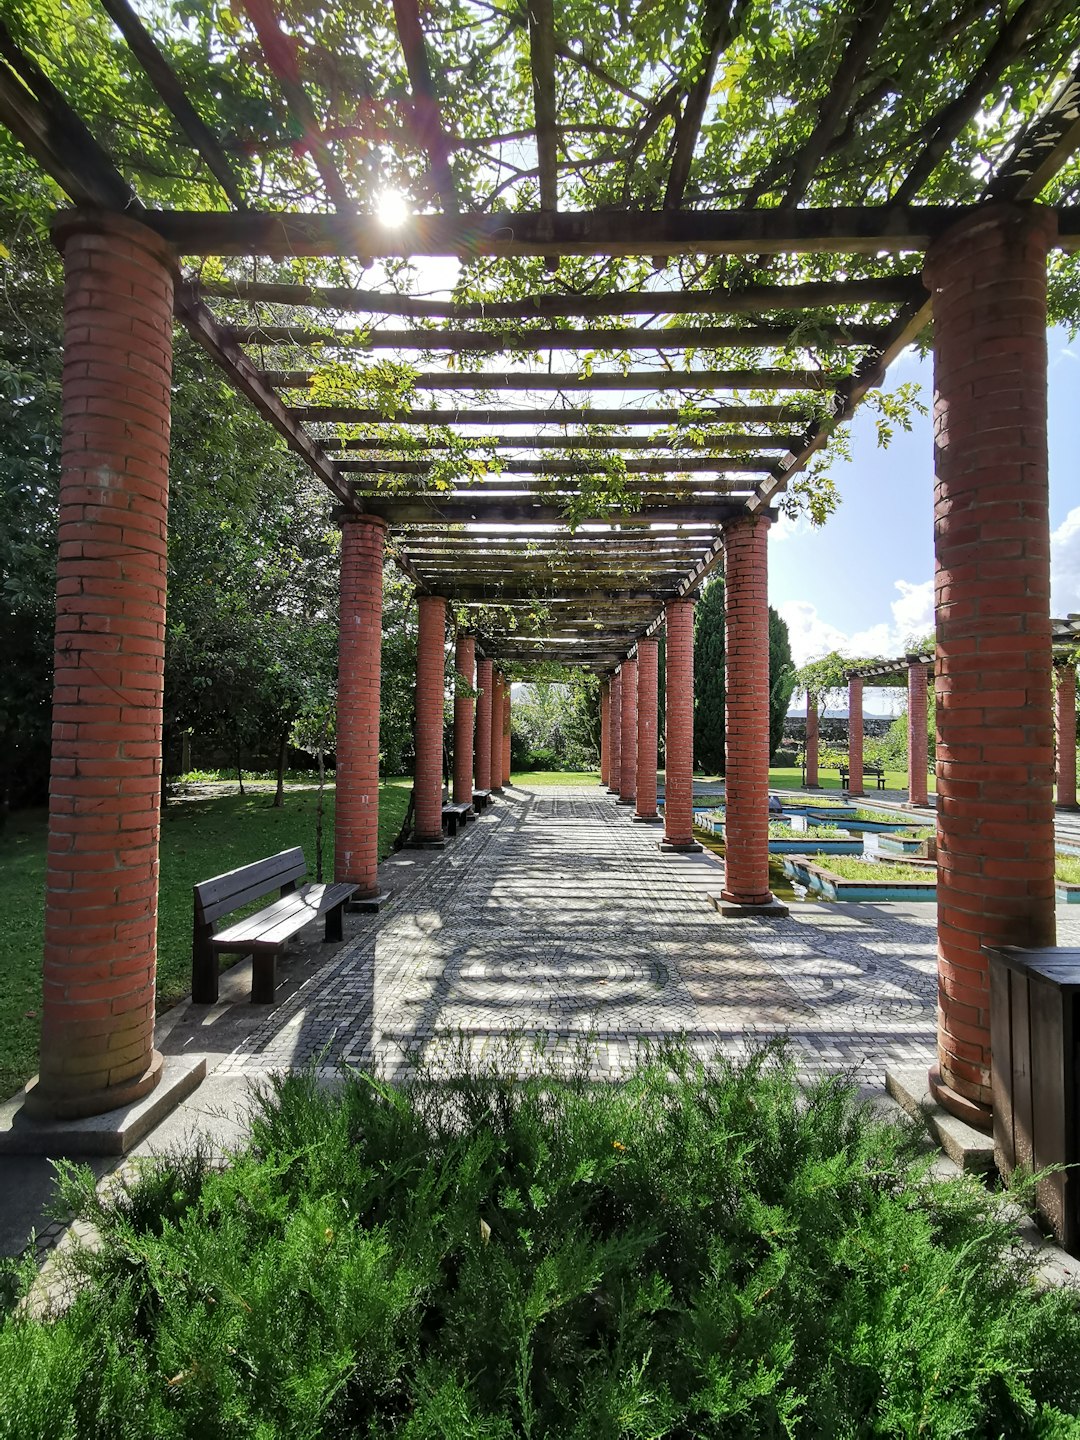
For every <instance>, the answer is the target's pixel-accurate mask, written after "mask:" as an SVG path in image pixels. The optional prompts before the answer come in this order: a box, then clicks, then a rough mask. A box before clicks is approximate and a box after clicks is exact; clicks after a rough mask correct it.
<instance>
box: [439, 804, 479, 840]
mask: <svg viewBox="0 0 1080 1440" xmlns="http://www.w3.org/2000/svg"><path fill="white" fill-rule="evenodd" d="M474 813H475V812H474V811H473V807H472V806H471V805H466V804H465V802H464V801H461V802H460V803H459V804H457V805H454V804H450V805H444V806H443V807H442V823H443V829H444V830H445V831H446V833H447V834H448V835H456V834H457V832H458V830H459V828H461V827H462V826H463V825H464V824H465V822H466V821H467V820H471V819H472V816H473V814H474Z"/></svg>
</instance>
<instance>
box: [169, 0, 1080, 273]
mask: <svg viewBox="0 0 1080 1440" xmlns="http://www.w3.org/2000/svg"><path fill="white" fill-rule="evenodd" d="M247 3H248V4H249V5H255V4H259V5H262V4H264V3H265V0H247ZM975 208H976V207H974V206H970V205H907V204H902V203H899V202H896V201H891V202H889V203H888V204H885V205H834V206H824V207H817V208H813V209H811V208H805V209H802V208H800V209H792V210H779V209H770V210H734V209H732V210H707V211H706V210H698V211H686V210H678V211H667V210H660V211H655V210H648V211H645V210H642V211H633V212H625V211H622V212H620V211H610V212H609V211H596V212H580V211H578V212H571V211H559V213H558V214H555V215H551V214H548V213H547V212H542V213H541V212H536V211H529V212H520V213H519V212H513V211H501V212H499V213H496V214H462V215H456V216H448V215H417V216H414V217H413V218H412V219H411V220H409V221H407V222H406V223H405V224H404V225H400V226H397V227H394V228H391V227H389V226H386V225H383V224H381V223H380V222H379V220H378V219H377V218H375V217H374V216H371V215H355V216H354V215H325V214H315V213H306V212H298V211H289V212H278V213H276V214H272V215H271V214H247V215H237V214H230V213H217V212H199V211H190V210H153V211H147V213H146V215H145V217H144V218H145V220H146V223H147V224H148V225H150V226H151V227H152V228H153V229H155V230H156V231H157V232H158V234H159V235H161V236H162V238H163V239H165V240H168V241H169V243H170V244H171V245H174V246H175V247H176V249H177V250H178V251H179V252H180V254H182V255H220V256H230V255H248V256H257V255H269V256H280V257H282V258H285V257H288V256H294V255H295V256H320V255H322V256H330V257H335V256H336V257H341V258H345V259H347V258H358V257H374V258H376V259H380V258H384V259H390V258H394V257H406V258H407V257H418V256H422V255H432V256H437V255H446V256H453V257H457V258H459V259H466V258H472V257H474V256H476V255H496V256H500V255H501V256H513V255H584V256H590V255H592V256H595V255H602V256H612V257H618V256H635V255H637V256H643V257H646V258H647V257H649V256H658V255H660V256H681V255H780V254H791V255H825V254H833V255H844V254H854V255H857V254H867V255H878V254H881V253H884V252H889V253H893V254H902V253H904V252H913V251H923V250H925V249H926V248H927V246H928V245H929V244H930V243H931V242H932V241H933V240H934V239H935V238H936V236H938V235H939V234H941V232H942V231H943V230H945V229H946V228H948V227H949V226H950V225H954V224H955V223H956V222H957V221H958V220H960V219H962V218H963V217H964V216H965V215H966V214H970V213H971V212H972V211H973V210H974V209H975ZM1059 220H1060V224H1059V240H1058V243H1059V244H1060V245H1061V246H1063V247H1065V248H1075V246H1076V245H1077V243H1078V241H1080V209H1078V207H1069V206H1064V207H1062V209H1061V211H1060V214H1059Z"/></svg>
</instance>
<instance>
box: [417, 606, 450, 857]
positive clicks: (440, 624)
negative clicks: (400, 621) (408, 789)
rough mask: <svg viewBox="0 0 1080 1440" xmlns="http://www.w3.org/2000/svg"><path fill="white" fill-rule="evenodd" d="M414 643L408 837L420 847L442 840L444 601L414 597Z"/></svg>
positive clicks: (444, 668) (444, 662) (444, 693)
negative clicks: (412, 803) (417, 620)
mask: <svg viewBox="0 0 1080 1440" xmlns="http://www.w3.org/2000/svg"><path fill="white" fill-rule="evenodd" d="M417 605H418V606H419V609H420V625H419V634H418V636H417V641H416V770H415V775H414V778H413V791H414V794H415V797H416V804H415V808H414V812H413V813H414V818H413V838H414V839H415V840H416V841H417V843H418V844H421V845H431V844H435V843H439V842H441V841H442V771H443V766H442V760H443V711H444V707H445V704H446V700H445V695H446V601H445V600H444V599H443V597H442V596H441V595H419V596H417Z"/></svg>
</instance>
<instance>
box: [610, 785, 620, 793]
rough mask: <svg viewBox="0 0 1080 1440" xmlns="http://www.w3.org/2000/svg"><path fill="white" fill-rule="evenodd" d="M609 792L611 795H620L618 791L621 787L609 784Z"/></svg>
mask: <svg viewBox="0 0 1080 1440" xmlns="http://www.w3.org/2000/svg"><path fill="white" fill-rule="evenodd" d="M607 793H608V794H609V795H618V793H619V787H618V786H617V785H609V786H608V787H607Z"/></svg>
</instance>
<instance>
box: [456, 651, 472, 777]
mask: <svg viewBox="0 0 1080 1440" xmlns="http://www.w3.org/2000/svg"><path fill="white" fill-rule="evenodd" d="M475 680H476V640H475V638H474V637H473V636H472V635H466V634H464V632H461V633H459V634H458V637H457V644H456V645H455V647H454V804H455V805H471V804H472V797H473V726H474V724H475V720H476V697H475V696H474V695H472V694H468V695H466V694H459V693H458V689H459V686H464V687H467V688H468V690H470V691H472V690H473V689H475Z"/></svg>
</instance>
